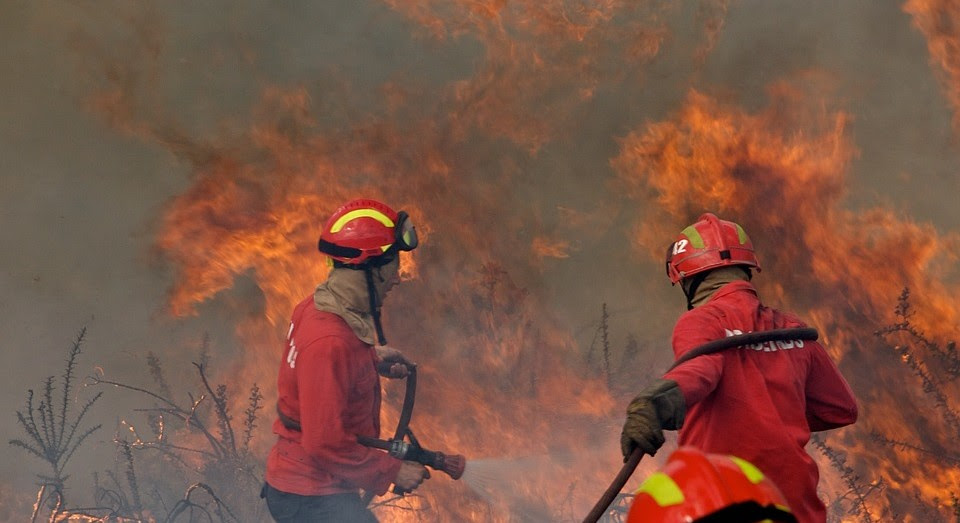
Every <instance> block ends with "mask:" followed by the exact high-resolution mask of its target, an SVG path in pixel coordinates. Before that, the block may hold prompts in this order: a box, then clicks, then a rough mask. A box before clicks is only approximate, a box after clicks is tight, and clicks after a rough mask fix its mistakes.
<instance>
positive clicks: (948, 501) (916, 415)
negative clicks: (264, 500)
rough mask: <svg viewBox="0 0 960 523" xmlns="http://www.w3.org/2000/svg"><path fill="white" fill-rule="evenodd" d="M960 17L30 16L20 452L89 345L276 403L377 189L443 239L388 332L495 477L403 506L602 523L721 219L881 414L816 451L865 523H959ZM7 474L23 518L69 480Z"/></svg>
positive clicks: (16, 339)
mask: <svg viewBox="0 0 960 523" xmlns="http://www.w3.org/2000/svg"><path fill="white" fill-rule="evenodd" d="M958 24H960V10H957V8H956V7H953V6H951V5H950V4H949V3H948V2H941V1H934V0H931V1H921V0H909V1H907V2H902V3H899V2H866V1H863V2H845V3H842V4H841V5H836V3H830V2H809V3H790V4H787V3H785V2H765V1H760V0H742V1H739V2H729V1H727V0H701V1H699V2H676V1H668V0H649V1H643V2H636V1H625V0H624V1H620V0H608V1H603V2H589V1H570V0H560V1H542V0H537V1H534V0H522V1H460V0H429V1H406V0H385V1H383V2H375V1H369V2H367V1H364V2H356V1H336V2H318V3H300V4H290V3H286V4H262V3H257V2H239V3H233V2H222V3H211V4H204V5H195V4H187V3H185V4H178V5H172V4H167V3H163V2H145V3H136V4H130V3H125V2H115V3H113V2H108V3H97V4H72V3H63V4H56V5H55V4H37V3H27V2H14V3H12V5H11V6H10V7H9V9H8V10H6V11H4V14H2V15H0V29H2V30H0V42H4V44H5V45H3V46H0V58H2V59H3V62H2V63H4V64H5V66H4V72H3V78H4V80H5V81H4V82H0V109H3V112H0V114H4V115H6V116H4V117H3V118H2V119H0V120H2V121H0V137H3V139H2V140H0V187H2V191H0V202H2V204H3V209H4V210H3V211H2V213H3V214H2V216H4V220H5V222H4V227H3V228H2V229H3V230H2V231H0V238H2V239H3V245H5V246H10V247H9V248H7V249H4V251H5V252H4V253H3V254H0V260H2V267H3V268H4V271H3V272H2V273H0V290H3V291H4V295H5V298H9V299H4V300H2V302H0V311H2V312H3V314H0V316H2V317H0V331H2V332H4V337H3V341H2V344H3V351H2V353H3V358H5V359H4V360H3V361H4V363H5V364H6V366H7V367H8V368H15V369H16V376H11V377H10V378H9V380H7V381H6V383H5V384H4V385H3V387H2V388H0V405H5V406H6V410H7V411H8V413H7V414H8V415H9V416H10V417H9V418H8V421H9V423H7V424H5V426H8V427H9V431H8V432H9V435H8V434H7V431H5V432H4V436H8V437H7V439H11V438H15V437H18V436H17V434H16V430H17V426H16V424H15V423H14V419H15V418H14V417H13V412H14V411H15V410H16V409H17V408H19V406H20V405H21V403H22V401H23V397H24V396H23V395H24V391H25V390H26V389H27V388H30V387H35V386H36V383H39V382H41V381H42V379H43V378H44V377H45V376H47V375H49V374H56V373H58V372H60V369H59V366H60V365H61V362H62V360H63V348H64V347H67V346H68V344H69V340H70V337H71V335H72V333H73V332H74V331H76V330H77V329H79V328H80V327H81V326H84V325H86V326H87V327H88V329H89V333H90V334H89V338H88V341H87V346H86V349H85V353H84V358H85V364H86V365H87V366H88V367H90V368H92V367H93V366H94V365H96V366H98V367H99V369H98V370H97V371H96V372H99V373H102V375H105V376H109V377H111V378H112V379H116V380H118V381H123V382H128V383H137V384H144V386H146V385H148V384H149V383H150V380H151V377H150V374H149V369H148V366H147V365H146V363H145V357H146V354H147V353H148V352H149V353H152V354H155V355H158V356H159V357H160V358H161V359H162V360H163V361H164V365H165V366H166V368H167V369H168V375H171V374H172V375H174V376H172V377H170V378H169V381H171V384H172V386H173V388H174V389H176V390H179V391H186V390H190V388H191V387H194V386H195V382H194V381H191V380H192V379H193V376H192V372H191V367H190V365H189V362H190V361H191V358H192V357H195V353H196V350H197V346H198V345H201V344H203V343H206V345H207V346H208V347H209V349H210V352H211V353H212V356H211V358H212V360H211V361H212V363H211V365H210V369H211V370H210V373H211V379H212V380H214V381H218V382H224V381H225V382H227V383H229V385H230V387H234V389H233V390H234V391H235V395H236V397H237V398H240V397H243V395H244V394H245V390H246V388H247V387H249V386H250V385H251V384H253V383H257V384H259V385H260V388H261V390H262V391H263V394H264V395H265V398H266V399H265V402H266V405H268V406H270V405H272V403H271V402H272V401H273V399H274V397H275V396H274V395H275V392H274V391H273V388H272V385H273V380H274V376H275V367H276V365H277V361H278V357H279V356H278V355H279V351H280V350H281V348H282V344H281V343H280V341H279V340H280V338H281V337H282V335H283V334H284V332H285V329H286V325H287V318H288V315H289V313H290V310H291V308H292V306H293V304H295V303H296V302H297V301H299V300H300V299H302V298H303V297H304V296H306V295H307V294H309V293H310V292H311V291H312V289H313V287H314V285H316V283H318V282H319V281H321V280H322V279H323V277H324V275H325V273H326V270H327V266H326V264H325V263H324V262H323V260H322V258H321V257H320V255H319V254H318V253H317V252H316V250H315V242H316V238H317V235H318V231H319V227H320V225H321V223H322V221H323V220H324V219H325V217H326V216H328V215H329V213H330V212H332V210H333V209H334V208H335V207H336V206H337V205H338V204H339V203H341V202H343V201H345V200H347V199H350V198H354V197H360V196H370V197H374V198H379V199H382V200H384V201H386V202H389V203H390V204H392V205H394V206H396V207H398V208H404V209H406V210H407V211H408V212H410V214H411V215H412V216H414V218H415V220H416V222H417V223H418V227H419V229H418V230H419V231H420V233H421V236H422V244H423V247H422V248H421V249H418V250H417V251H416V252H415V253H414V254H413V255H412V256H410V257H406V258H404V279H405V281H404V282H403V284H402V285H401V286H400V288H399V289H398V290H396V291H395V292H394V293H393V294H392V295H391V296H390V299H389V301H388V303H387V304H386V307H385V312H384V315H385V326H386V330H387V334H388V337H389V338H390V339H391V343H392V344H394V345H396V346H397V347H400V348H402V349H403V350H405V351H406V352H408V353H409V354H410V355H411V357H412V358H414V359H415V360H417V361H418V362H419V363H420V365H421V375H422V379H421V384H420V389H421V391H420V396H419V398H418V404H417V413H416V416H415V425H416V426H417V427H418V434H419V435H420V437H421V439H422V440H423V442H424V443H425V444H428V445H431V446H433V447H436V448H443V449H453V450H458V451H461V452H463V453H465V454H467V456H468V458H472V459H476V460H477V464H478V466H481V465H483V466H488V468H489V471H488V472H489V476H490V477H485V478H483V480H482V481H476V482H474V483H473V484H465V483H463V482H460V483H454V482H452V481H449V480H447V479H445V478H437V479H434V480H431V481H430V482H428V483H427V484H426V485H425V486H424V487H423V488H422V489H421V491H420V496H418V497H415V498H411V499H407V500H403V501H396V502H391V503H388V504H387V505H384V506H381V507H378V509H377V512H378V515H379V516H380V517H381V518H382V519H384V520H388V521H393V520H396V521H412V520H417V518H421V519H423V520H427V521H464V520H474V521H547V520H550V521H564V520H578V517H579V516H582V515H583V514H585V512H586V510H587V509H588V508H589V507H590V505H591V503H592V502H593V501H594V499H595V498H596V496H597V495H599V493H600V492H601V491H602V490H603V488H604V487H605V486H606V484H607V483H608V481H609V479H610V478H611V477H612V476H613V474H614V473H615V472H616V470H617V468H618V466H619V454H618V449H617V438H618V431H619V424H620V422H621V421H622V419H621V416H622V411H623V408H624V405H625V404H626V402H627V401H628V400H629V398H630V397H632V394H633V393H635V391H636V390H637V389H639V388H640V387H642V386H643V384H644V383H646V381H648V380H650V379H652V378H653V377H655V376H656V375H657V373H658V372H659V371H662V370H663V369H664V368H665V367H666V366H667V365H668V364H669V361H670V358H671V355H670V351H669V347H668V340H669V327H670V324H671V322H672V320H673V319H674V318H675V317H676V316H677V315H678V314H679V313H681V312H682V310H683V302H682V297H681V296H680V293H679V292H678V291H677V290H676V289H672V288H670V286H669V285H668V282H667V280H666V278H665V277H664V275H663V270H662V261H661V256H662V254H663V251H664V248H665V246H666V245H667V244H668V243H669V242H670V241H671V240H672V238H673V235H674V234H675V233H676V232H677V231H678V230H680V229H682V228H683V227H684V226H685V225H687V224H688V223H689V222H690V221H692V220H693V219H695V218H696V217H697V216H698V215H699V213H701V212H703V211H706V210H710V211H713V212H716V213H718V214H721V215H722V216H724V217H727V218H729V219H733V220H736V221H738V222H739V223H741V224H742V225H743V226H744V228H745V229H746V230H747V231H748V232H749V233H750V235H751V237H752V239H753V241H754V243H755V245H757V248H758V256H759V258H760V261H761V264H762V266H763V271H762V273H761V274H760V275H759V276H758V278H757V279H756V282H757V284H758V287H759V288H760V291H761V294H762V296H763V297H764V298H765V300H766V301H768V302H769V303H771V304H773V305H779V306H783V307H785V308H790V309H792V310H794V311H796V312H797V313H799V314H800V315H801V316H802V317H804V318H806V319H807V320H808V321H809V322H810V323H811V324H812V325H814V326H816V327H817V328H818V329H819V330H820V332H821V333H822V336H823V339H824V340H825V344H826V345H827V346H828V347H829V349H830V351H831V355H832V356H833V357H834V358H835V359H836V361H837V362H838V364H839V366H840V368H841V369H842V370H843V371H844V373H845V374H846V375H847V376H848V378H849V380H850V382H851V385H852V386H853V388H854V390H855V392H856V393H857V395H858V398H859V400H860V402H861V420H860V421H859V422H858V423H857V424H856V425H855V426H853V427H850V428H846V429H843V430H840V431H836V432H831V433H827V434H824V435H822V436H821V439H820V440H819V441H818V443H817V445H811V446H810V449H809V450H810V452H811V454H812V455H814V456H815V458H816V459H817V461H818V463H819V464H820V467H821V475H822V477H821V491H822V495H823V498H824V499H825V501H826V502H827V503H828V504H829V507H830V511H831V518H832V519H833V520H836V521H841V520H842V521H887V520H891V519H893V518H895V517H896V518H898V519H903V520H905V521H933V520H947V518H951V517H954V518H955V517H957V516H956V514H957V513H958V511H960V508H958V504H960V501H958V500H957V496H958V495H960V472H958V469H957V467H956V464H957V462H958V460H960V447H958V446H957V441H958V439H960V422H958V419H960V417H958V414H957V413H958V409H960V401H958V400H956V399H955V398H957V397H958V396H957V393H958V391H960V389H958V387H960V385H958V383H957V376H958V375H960V365H958V363H957V355H956V353H955V352H952V351H953V345H952V344H951V342H952V341H953V340H956V339H958V338H960V332H958V325H960V306H958V305H957V300H956V298H955V296H956V291H957V289H958V287H957V283H958V281H957V275H958V272H957V263H958V254H960V243H958V240H960V236H958V235H957V231H958V230H960V212H958V211H957V209H956V206H955V201H956V198H955V195H956V194H957V191H958V190H960V176H958V174H957V165H958V159H960V147H958V145H957V136H958V130H960V127H958V126H957V121H958V119H960V116H958V115H960V89H958V81H960V80H958V75H960V73H958V71H960V56H958V55H957V51H956V49H957V46H958V44H960V41H958V38H960V30H958V29H957V27H960V25H958ZM7 80H9V81H7ZM8 223H9V225H8ZM904 289H909V297H906V296H905V295H904V293H903V291H904ZM898 300H899V301H898ZM898 307H899V308H898ZM7 333H9V334H7ZM203 339H206V340H209V341H208V342H201V341H200V340H203ZM28 355H29V356H28ZM28 361H29V364H28V363H26V362H28ZM91 372H93V371H91ZM176 374H179V375H181V377H180V378H178V377H177V376H175V375H176ZM88 388H89V387H82V388H80V390H79V392H78V395H82V394H85V393H87V392H88ZM182 393H183V394H185V392H182ZM175 394H176V393H175ZM399 395H400V389H398V388H396V387H388V388H387V393H386V398H387V402H386V403H387V405H386V412H385V424H387V425H390V424H391V423H393V422H394V421H395V420H396V414H397V412H396V410H397V406H398V402H399ZM142 402H143V400H141V399H137V398H131V397H129V396H126V395H116V396H115V397H113V398H111V397H110V392H109V391H108V392H107V396H106V399H105V400H104V404H105V405H109V406H110V407H111V408H109V409H106V408H105V409H103V411H102V412H93V413H92V414H91V415H92V416H99V417H98V418H97V419H98V420H102V421H103V422H104V423H106V424H107V425H109V426H110V427H111V428H110V429H107V430H105V431H104V432H103V433H102V434H100V435H99V441H97V442H91V443H89V444H87V450H86V451H85V452H82V453H81V454H82V455H78V456H77V457H76V458H74V459H75V464H74V467H75V469H74V470H73V472H72V477H73V480H72V481H75V482H76V485H77V486H76V488H75V489H74V490H71V491H70V494H71V496H73V499H74V500H76V501H75V504H77V505H82V504H83V503H84V501H83V496H84V494H82V492H84V490H83V489H84V488H87V487H88V486H89V484H90V483H91V481H92V480H91V479H90V476H91V474H90V472H91V471H95V470H97V469H98V468H103V463H104V462H105V461H104V459H105V458H104V456H107V458H106V461H107V462H111V460H112V456H114V452H115V450H114V447H115V446H114V444H113V442H112V440H114V439H116V438H117V437H119V436H115V435H113V430H112V427H113V426H114V424H115V425H116V426H118V427H127V425H128V424H136V423H138V421H137V416H138V414H137V413H136V412H135V409H136V408H138V407H141V406H143V405H142ZM241 403H242V402H240V403H237V404H236V410H237V412H236V414H237V416H236V417H237V418H238V419H239V418H240V417H242V409H243V405H242V404H241ZM268 410H269V409H268ZM265 416H266V417H269V415H268V414H265ZM121 418H122V419H121ZM98 422H99V421H98ZM259 427H260V428H259V429H258V431H257V432H256V434H255V438H254V441H253V443H252V444H253V449H254V451H255V452H257V453H260V455H263V453H264V452H265V449H266V448H268V447H269V444H270V440H271V434H270V432H269V420H264V421H263V422H262V423H261V424H260V426H259ZM108 433H109V434H108ZM670 444H671V443H668V445H670ZM0 458H2V459H3V465H2V466H0V469H2V470H3V471H4V472H3V473H0V519H3V518H7V520H9V521H18V520H20V519H19V518H20V516H19V514H23V513H24V512H22V511H24V510H25V511H26V513H29V511H30V508H29V505H30V504H31V503H32V502H33V496H34V494H35V493H36V488H35V483H36V478H35V474H36V473H37V471H38V469H39V468H40V465H41V463H39V462H37V463H31V462H23V461H22V456H20V454H19V453H18V451H17V449H3V450H2V451H0ZM662 458H663V455H660V456H658V457H657V458H656V459H650V460H647V461H645V462H644V463H643V464H642V465H641V468H640V470H639V472H638V473H637V476H636V478H640V477H642V476H644V475H645V474H647V473H649V472H650V471H652V470H654V469H655V467H656V466H657V464H658V463H660V462H662ZM144 459H146V458H144ZM143 470H144V471H143V472H142V475H143V478H142V481H144V482H146V481H151V479H152V480H156V481H158V482H161V481H165V482H168V483H169V482H171V481H174V480H179V479H181V478H173V479H171V478H150V477H149V472H147V470H148V469H147V468H144V469H143ZM938 518H939V519H938Z"/></svg>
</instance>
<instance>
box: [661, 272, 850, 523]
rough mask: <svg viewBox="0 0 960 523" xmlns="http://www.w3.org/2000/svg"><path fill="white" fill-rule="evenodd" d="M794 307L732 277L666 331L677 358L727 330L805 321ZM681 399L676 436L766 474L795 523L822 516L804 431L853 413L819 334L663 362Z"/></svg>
mask: <svg viewBox="0 0 960 523" xmlns="http://www.w3.org/2000/svg"><path fill="white" fill-rule="evenodd" d="M804 326H805V325H804V324H803V323H802V322H801V321H800V320H799V319H797V318H796V317H795V316H793V315H791V314H787V313H784V312H781V311H778V310H776V309H771V308H769V307H765V306H763V305H762V304H761V303H760V300H759V298H758V297H757V292H756V290H755V289H754V287H753V285H751V284H750V283H749V282H746V281H736V282H733V283H729V284H727V285H724V286H723V287H721V288H720V289H718V290H717V291H716V292H715V293H714V295H713V296H712V297H711V298H710V300H709V301H707V303H705V304H703V305H701V306H699V307H697V308H695V309H693V310H691V311H688V312H686V313H685V314H684V315H683V316H681V317H680V319H679V320H678V321H677V325H676V327H674V331H673V352H674V354H675V356H676V357H677V358H679V357H680V356H681V355H682V354H684V353H685V352H687V351H689V350H690V349H692V348H694V347H696V346H698V345H702V344H703V343H706V342H708V341H712V340H715V339H718V338H723V337H725V336H732V335H735V334H741V333H743V334H745V333H748V332H756V331H763V330H770V329H780V328H789V327H804ZM664 378H665V379H671V380H674V381H676V382H677V384H678V385H679V387H680V390H681V391H682V392H683V396H684V399H685V400H686V404H687V415H686V420H685V421H684V424H683V427H682V428H681V430H680V437H679V444H680V445H693V446H695V447H697V448H700V449H701V450H703V451H705V452H714V453H721V454H732V455H735V456H738V457H740V458H743V459H746V460H747V461H749V462H751V463H753V464H754V465H756V466H757V467H759V468H760V470H762V471H763V472H764V473H765V474H767V475H768V476H769V477H770V478H771V479H772V480H773V481H774V482H775V483H776V484H777V486H778V487H780V490H781V491H783V493H784V495H785V496H786V497H787V501H788V502H789V503H790V508H791V509H792V510H793V512H794V514H795V515H796V516H797V519H798V520H799V521H800V523H823V522H824V521H826V510H825V508H824V505H823V502H821V501H820V499H818V498H817V482H818V481H819V472H818V470H817V465H816V463H814V461H813V459H812V458H811V457H810V456H809V455H808V454H807V453H806V451H805V450H804V446H805V445H806V444H807V441H808V440H809V439H810V432H811V431H819V430H827V429H832V428H837V427H842V426H844V425H849V424H851V423H853V422H854V421H856V419H857V404H856V400H855V399H854V397H853V392H851V390H850V386H849V385H847V382H846V381H845V380H844V379H843V376H841V375H840V372H839V371H838V370H837V367H836V365H834V363H833V361H832V360H831V359H830V357H829V356H828V355H827V353H826V351H825V350H824V348H823V347H822V346H821V345H820V344H819V343H817V342H812V341H806V342H803V341H800V340H795V341H793V342H771V343H764V344H760V345H757V346H746V347H739V348H736V349H730V350H726V351H722V352H719V353H715V354H711V355H707V356H700V357H697V358H694V359H693V360H691V361H689V362H687V363H684V364H682V365H680V366H679V367H677V368H676V369H674V370H672V371H670V372H668V373H667V374H666V375H665V376H664Z"/></svg>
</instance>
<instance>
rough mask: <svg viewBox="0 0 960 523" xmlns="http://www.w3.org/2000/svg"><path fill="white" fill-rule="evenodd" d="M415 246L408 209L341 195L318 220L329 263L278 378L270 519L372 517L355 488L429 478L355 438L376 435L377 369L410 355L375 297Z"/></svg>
mask: <svg viewBox="0 0 960 523" xmlns="http://www.w3.org/2000/svg"><path fill="white" fill-rule="evenodd" d="M416 246H417V236H416V230H415V229H414V228H413V226H412V224H411V221H410V218H409V217H408V216H407V214H406V213H405V212H402V211H401V212H399V213H398V212H395V211H394V210H393V209H391V208H390V207H388V206H386V205H384V204H382V203H380V202H377V201H374V200H354V201H351V202H348V203H346V204H345V205H343V206H342V207H340V208H339V209H337V211H336V212H335V213H334V214H333V216H331V217H330V219H329V220H328V221H327V223H326V225H325V226H324V229H323V232H322V233H321V236H320V242H319V249H320V252H322V253H324V254H326V255H328V256H329V257H330V258H332V259H333V268H332V269H331V271H330V274H329V276H328V278H327V280H326V281H325V282H323V283H321V284H320V285H319V286H317V289H316V292H315V293H314V294H313V295H312V296H309V297H307V298H306V299H304V300H303V301H301V302H300V303H299V304H298V305H297V306H296V308H295V309H294V311H293V317H292V320H291V323H290V329H289V331H288V332H287V343H286V347H285V350H284V352H283V358H282V360H281V362H280V375H279V378H278V380H277V392H278V395H279V399H278V401H277V414H278V419H277V421H276V422H274V424H273V431H274V433H276V434H277V442H276V444H275V445H274V446H273V448H272V449H271V451H270V455H269V457H268V458H267V471H266V484H265V485H264V489H263V497H265V498H266V500H267V506H268V508H269V510H270V514H271V516H273V518H274V519H275V520H276V521H280V522H301V521H302V522H307V521H309V522H315V521H316V522H319V521H338V522H339V521H350V522H354V521H357V522H376V518H375V517H374V516H373V513H372V512H370V510H369V509H367V508H366V506H364V504H363V503H362V502H361V498H360V495H359V491H360V489H363V490H364V491H367V492H374V493H376V494H378V495H379V494H383V493H384V492H386V490H387V488H388V487H389V486H390V484H391V483H393V484H395V485H396V486H398V487H400V488H402V489H404V490H407V491H410V490H413V489H415V488H416V487H417V486H418V485H419V484H420V483H421V482H422V481H423V479H424V478H426V477H429V473H428V472H427V471H426V469H425V468H424V466H423V465H421V464H419V463H416V462H412V461H400V460H397V459H395V458H393V457H391V456H389V455H388V454H387V453H386V452H383V451H381V450H377V449H373V448H369V447H365V446H362V445H360V444H359V443H357V436H368V437H373V438H377V437H379V436H380V378H379V376H378V374H379V375H382V376H385V377H390V378H400V377H403V376H405V375H406V372H407V366H406V365H407V364H409V362H408V361H407V360H405V359H404V357H403V355H402V354H401V353H400V352H399V351H396V350H395V349H391V348H388V347H386V345H385V341H384V339H383V329H382V327H381V325H380V305H381V304H382V302H383V298H384V297H385V296H386V294H387V293H388V292H389V291H390V289H391V288H392V287H393V286H394V285H396V283H397V282H398V281H399V264H400V261H399V251H410V250H413V249H414V248H415V247H416ZM378 342H379V344H378Z"/></svg>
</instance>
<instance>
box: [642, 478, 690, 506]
mask: <svg viewBox="0 0 960 523" xmlns="http://www.w3.org/2000/svg"><path fill="white" fill-rule="evenodd" d="M636 494H638V495H639V494H647V495H649V496H650V497H651V498H653V500H654V501H656V502H657V505H660V506H661V507H671V506H673V505H679V504H681V503H683V500H684V497H683V491H681V490H680V487H679V486H677V482H675V481H673V478H671V477H670V476H668V475H666V474H664V473H663V472H655V473H653V474H651V475H650V477H649V478H647V480H646V481H644V482H643V484H642V485H640V488H639V489H637V492H636Z"/></svg>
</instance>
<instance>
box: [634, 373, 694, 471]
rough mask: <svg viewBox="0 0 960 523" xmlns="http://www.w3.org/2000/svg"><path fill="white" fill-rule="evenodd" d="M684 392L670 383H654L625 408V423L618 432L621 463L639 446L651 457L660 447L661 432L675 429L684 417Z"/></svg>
mask: <svg viewBox="0 0 960 523" xmlns="http://www.w3.org/2000/svg"><path fill="white" fill-rule="evenodd" d="M686 412H687V409H686V401H685V400H684V399H683V392H682V391H681V390H680V387H679V386H677V382H675V381H672V380H657V381H656V382H654V383H653V384H652V385H650V386H649V387H647V388H646V389H644V390H643V391H642V392H640V394H638V395H637V397H636V398H634V399H633V401H631V402H630V405H629V406H628V407H627V420H626V421H625V422H624V423H623V431H622V432H621V433H620V451H621V452H623V458H624V460H626V459H627V457H628V456H629V455H630V454H631V453H632V452H633V449H634V448H636V447H640V449H641V450H642V451H643V452H644V454H649V455H651V456H653V455H654V454H656V453H657V450H658V449H659V448H660V447H661V446H662V445H663V442H664V437H663V431H664V430H677V429H679V428H680V427H681V426H683V419H684V417H685V416H686Z"/></svg>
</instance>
